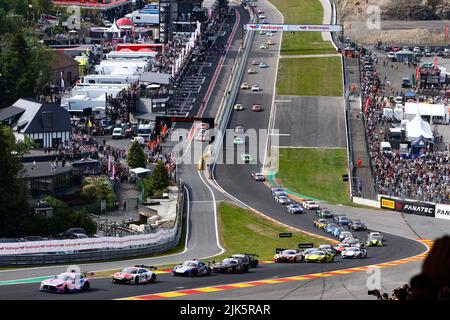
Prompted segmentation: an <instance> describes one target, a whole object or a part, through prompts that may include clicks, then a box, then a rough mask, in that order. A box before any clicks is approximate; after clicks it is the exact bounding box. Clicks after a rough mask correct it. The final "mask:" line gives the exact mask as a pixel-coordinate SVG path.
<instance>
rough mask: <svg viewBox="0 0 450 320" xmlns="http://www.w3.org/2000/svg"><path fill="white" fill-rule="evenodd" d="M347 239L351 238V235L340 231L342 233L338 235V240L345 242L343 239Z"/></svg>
mask: <svg viewBox="0 0 450 320" xmlns="http://www.w3.org/2000/svg"><path fill="white" fill-rule="evenodd" d="M348 237H353V234H352V233H351V232H350V231H342V232H341V233H340V234H339V236H338V239H339V240H340V241H343V240H345V239H346V238H348Z"/></svg>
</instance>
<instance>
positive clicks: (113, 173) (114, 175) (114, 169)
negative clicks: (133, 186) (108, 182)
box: [112, 165, 116, 180]
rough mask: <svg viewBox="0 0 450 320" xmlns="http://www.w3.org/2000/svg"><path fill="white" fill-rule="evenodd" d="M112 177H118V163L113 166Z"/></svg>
mask: <svg viewBox="0 0 450 320" xmlns="http://www.w3.org/2000/svg"><path fill="white" fill-rule="evenodd" d="M112 178H113V180H114V179H115V178H116V165H113V166H112Z"/></svg>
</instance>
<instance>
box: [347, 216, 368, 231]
mask: <svg viewBox="0 0 450 320" xmlns="http://www.w3.org/2000/svg"><path fill="white" fill-rule="evenodd" d="M348 227H349V228H350V229H352V230H354V231H360V230H367V226H366V225H365V224H364V222H362V221H361V220H359V219H356V220H351V221H350V223H349V224H348Z"/></svg>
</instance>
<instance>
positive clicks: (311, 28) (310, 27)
mask: <svg viewBox="0 0 450 320" xmlns="http://www.w3.org/2000/svg"><path fill="white" fill-rule="evenodd" d="M244 30H246V31H251V30H254V31H258V30H266V31H291V32H341V31H342V26H341V25H338V24H260V23H250V24H246V25H245V27H244Z"/></svg>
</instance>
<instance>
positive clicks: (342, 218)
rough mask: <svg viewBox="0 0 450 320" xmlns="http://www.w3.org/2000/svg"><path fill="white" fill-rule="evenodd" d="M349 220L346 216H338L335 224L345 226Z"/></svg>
mask: <svg viewBox="0 0 450 320" xmlns="http://www.w3.org/2000/svg"><path fill="white" fill-rule="evenodd" d="M349 222H350V219H349V218H348V217H346V216H340V217H339V218H338V220H337V224H338V225H340V226H346V225H348V223H349Z"/></svg>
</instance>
